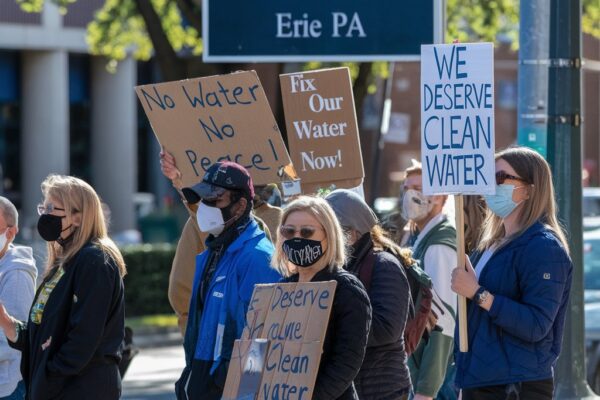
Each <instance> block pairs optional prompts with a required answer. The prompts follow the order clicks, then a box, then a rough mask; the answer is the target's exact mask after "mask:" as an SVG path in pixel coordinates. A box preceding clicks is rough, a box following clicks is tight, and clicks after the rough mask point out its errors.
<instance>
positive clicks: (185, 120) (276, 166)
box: [135, 71, 295, 186]
mask: <svg viewBox="0 0 600 400" xmlns="http://www.w3.org/2000/svg"><path fill="white" fill-rule="evenodd" d="M135 91H136V94H137V95H138V98H139V100H140V103H141V104H142V107H143V108H144V111H145V112H146V116H147V117H148V119H149V120H150V124H151V125H152V129H153V130H154V134H155V135H156V137H157V139H158V141H159V142H160V144H161V145H162V146H164V147H165V149H166V150H167V151H169V152H170V153H172V154H173V156H174V157H175V160H176V161H177V166H178V168H179V170H180V171H181V173H182V180H183V185H184V186H192V185H194V184H196V183H198V182H199V181H200V180H201V179H202V177H203V176H204V172H205V171H206V169H208V168H209V167H210V165H212V164H214V163H215V162H217V161H221V160H231V161H235V162H237V163H239V164H241V165H243V166H244V167H246V168H247V169H248V172H250V175H252V179H253V181H254V183H255V184H266V183H271V182H280V181H281V180H282V179H281V178H280V175H281V171H283V170H284V169H285V171H286V173H287V175H292V177H293V175H294V174H295V172H294V170H293V168H292V166H291V165H290V164H291V161H290V157H289V154H288V153H287V150H286V148H285V145H284V143H283V140H282V138H281V133H280V132H279V128H278V126H277V123H276V122H275V118H274V117H273V113H272V112H271V108H270V106H269V103H268V102H267V98H266V96H265V93H264V90H263V88H262V85H261V84H260V81H259V79H258V76H257V75H256V72H254V71H243V72H236V73H233V74H229V75H216V76H209V77H204V78H195V79H188V80H183V81H174V82H165V83H159V84H150V85H143V86H137V87H136V88H135ZM278 172H279V174H278Z"/></svg>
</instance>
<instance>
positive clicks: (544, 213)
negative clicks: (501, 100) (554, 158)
mask: <svg viewBox="0 0 600 400" xmlns="http://www.w3.org/2000/svg"><path fill="white" fill-rule="evenodd" d="M498 159H502V160H504V161H506V162H507V163H508V164H509V165H510V166H511V167H512V168H513V169H514V170H515V172H516V173H517V174H518V175H519V176H520V177H521V178H523V180H524V181H525V182H527V183H525V184H529V185H530V186H529V188H528V192H529V199H528V200H526V201H525V202H524V203H523V205H522V207H521V210H520V211H519V221H521V222H520V226H519V230H518V231H517V232H516V233H515V234H514V235H512V237H510V238H506V239H507V240H510V239H512V238H513V237H517V236H519V235H520V234H521V233H523V232H524V231H525V230H527V229H528V228H529V227H531V226H532V225H533V224H535V223H536V222H541V223H543V224H544V225H545V227H546V228H547V229H549V230H550V231H552V232H553V233H554V234H555V235H556V237H557V238H558V240H560V242H561V243H562V245H563V246H564V248H565V250H566V251H567V253H568V252H569V244H568V242H567V239H566V237H565V234H564V232H563V230H562V228H561V226H560V224H559V222H558V219H557V218H556V210H557V207H556V201H555V197H554V185H553V184H552V172H551V171H550V166H549V165H548V163H547V162H546V160H545V159H544V158H543V157H542V156H541V155H539V154H538V153H537V152H536V151H534V150H531V149H529V148H527V147H520V146H519V147H509V148H507V149H505V150H502V151H501V152H499V153H496V160H498ZM504 235H505V231H504V225H503V223H502V218H500V217H498V216H497V215H495V214H493V213H492V212H491V211H488V213H487V216H486V219H485V222H484V225H483V232H482V237H481V243H480V244H479V246H478V249H479V250H485V249H488V248H489V247H490V246H492V245H494V244H498V243H499V242H500V241H501V240H502V239H503V238H504Z"/></svg>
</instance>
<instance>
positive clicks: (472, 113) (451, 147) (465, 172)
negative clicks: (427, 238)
mask: <svg viewBox="0 0 600 400" xmlns="http://www.w3.org/2000/svg"><path fill="white" fill-rule="evenodd" d="M494 143H495V139H494V47H493V44H492V43H475V44H472V43H464V44H463V43H457V44H444V45H427V46H421V161H422V163H423V193H425V194H428V195H429V194H494V193H495V190H496V187H495V184H496V182H495V179H494V174H495V160H494V151H495V145H494Z"/></svg>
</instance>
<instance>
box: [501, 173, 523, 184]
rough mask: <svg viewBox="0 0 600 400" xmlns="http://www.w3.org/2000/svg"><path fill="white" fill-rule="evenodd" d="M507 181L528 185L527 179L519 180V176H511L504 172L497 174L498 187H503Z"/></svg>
mask: <svg viewBox="0 0 600 400" xmlns="http://www.w3.org/2000/svg"><path fill="white" fill-rule="evenodd" d="M507 179H512V180H515V181H520V182H525V183H528V182H527V181H526V180H525V179H523V178H519V177H518V176H514V175H509V174H507V173H506V172H504V171H498V172H496V185H502V184H503V183H504V181H506V180H507Z"/></svg>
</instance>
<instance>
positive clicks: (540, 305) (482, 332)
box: [455, 222, 573, 388]
mask: <svg viewBox="0 0 600 400" xmlns="http://www.w3.org/2000/svg"><path fill="white" fill-rule="evenodd" d="M478 259H479V257H478V255H475V256H474V257H472V261H473V266H475V265H476V262H477V260H478ZM572 269H573V265H572V263H571V259H570V258H569V255H568V254H567V252H566V251H565V249H564V248H563V246H562V244H561V243H560V241H559V240H558V239H557V238H556V236H555V235H554V234H553V233H552V232H551V231H550V230H549V229H547V228H546V227H544V225H543V224H541V223H539V222H538V223H536V224H534V225H533V226H531V227H530V228H529V229H527V230H526V231H525V232H524V233H522V234H521V235H520V236H519V237H517V238H515V239H513V240H512V241H510V242H509V243H508V244H506V245H505V246H503V247H501V248H500V249H498V250H496V252H495V253H494V254H493V255H492V257H491V258H490V260H489V261H488V263H487V264H486V266H485V268H484V269H483V271H482V272H481V274H480V277H479V284H480V285H481V286H483V287H485V288H486V289H487V290H488V291H489V292H490V293H492V294H493V295H494V302H493V304H492V308H491V309H490V311H489V312H488V311H486V310H484V309H483V308H481V307H479V306H478V305H477V304H476V303H475V302H471V301H469V302H468V305H467V315H468V331H469V352H467V353H460V352H458V332H457V333H456V335H455V345H456V346H455V349H456V350H455V357H456V365H457V371H456V384H457V386H458V387H461V388H471V387H480V386H490V385H502V384H507V383H514V382H523V381H532V380H541V379H548V378H551V377H552V376H553V372H552V370H553V368H554V365H555V364H556V359H557V358H558V355H559V354H560V349H561V342H562V337H563V328H564V322H565V315H566V311H567V303H568V300H569V292H570V288H571V273H572ZM456 326H457V331H458V324H457V325H456Z"/></svg>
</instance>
